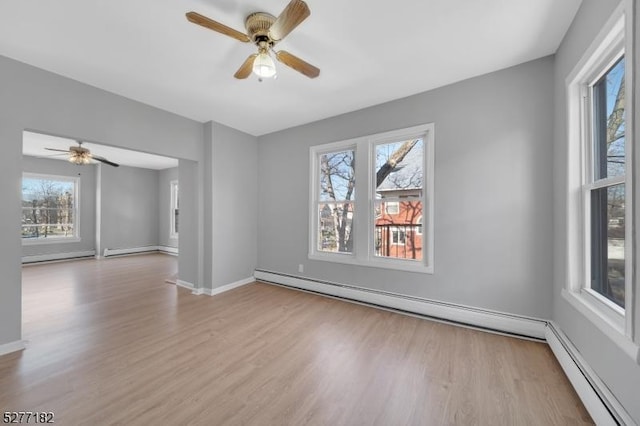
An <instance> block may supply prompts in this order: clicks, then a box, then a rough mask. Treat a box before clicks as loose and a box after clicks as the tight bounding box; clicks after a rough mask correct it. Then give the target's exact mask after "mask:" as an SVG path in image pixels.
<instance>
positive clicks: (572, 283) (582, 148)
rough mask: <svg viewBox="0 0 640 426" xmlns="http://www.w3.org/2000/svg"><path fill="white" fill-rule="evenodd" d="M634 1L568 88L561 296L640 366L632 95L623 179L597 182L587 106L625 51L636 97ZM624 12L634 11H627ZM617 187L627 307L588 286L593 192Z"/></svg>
mask: <svg viewBox="0 0 640 426" xmlns="http://www.w3.org/2000/svg"><path fill="white" fill-rule="evenodd" d="M630 6H631V1H630V0H625V1H623V2H622V3H621V4H620V6H619V7H618V8H617V9H616V10H615V11H614V13H613V14H612V16H611V17H610V18H609V20H608V21H607V23H606V24H605V25H604V27H603V28H602V30H601V31H600V33H599V34H598V36H597V37H596V38H595V40H594V41H593V43H592V44H591V45H590V46H589V48H588V49H587V50H586V52H585V53H584V55H583V56H582V58H581V60H580V61H579V62H578V63H577V64H576V66H575V67H574V69H573V71H572V72H571V73H570V74H569V76H568V77H567V79H566V88H567V140H568V144H567V196H568V198H567V276H566V288H565V289H563V291H562V296H563V297H564V298H565V299H566V300H567V301H568V302H569V303H570V304H571V305H572V306H573V307H574V308H576V309H577V310H578V311H579V312H580V313H582V314H583V315H584V316H585V317H586V318H587V319H588V320H590V321H591V322H593V323H594V325H596V327H598V328H599V329H600V330H601V331H602V332H603V333H604V334H606V335H607V336H609V337H610V338H611V339H612V340H613V341H614V342H615V343H616V344H617V345H618V346H619V347H620V348H622V349H623V350H624V351H625V352H626V353H627V354H628V355H629V356H631V357H632V358H633V359H634V360H635V361H636V362H640V359H639V358H640V356H639V355H640V352H639V348H638V346H637V345H636V344H635V343H633V341H632V336H633V322H632V320H633V312H632V311H633V303H634V300H635V299H634V297H633V288H632V282H633V268H632V265H633V263H634V261H633V253H632V245H633V244H632V241H633V233H632V229H633V226H632V223H633V222H632V221H633V208H632V207H631V206H633V203H632V195H633V186H632V173H631V170H632V168H633V165H632V161H633V153H632V147H633V139H632V138H633V128H634V127H633V111H632V102H631V100H632V96H626V98H625V102H626V104H625V126H626V140H625V156H626V160H627V162H628V166H627V171H626V173H625V177H624V179H621V178H616V177H613V178H609V179H605V180H601V181H598V182H596V183H592V184H586V183H587V182H590V176H588V175H587V174H588V170H586V169H587V167H585V165H586V164H590V163H589V161H590V160H591V158H590V156H591V154H590V151H591V149H590V147H591V145H590V140H588V138H589V135H590V132H591V131H590V129H589V127H588V126H589V125H590V121H591V120H590V110H588V108H587V107H588V104H587V102H586V98H585V95H586V89H585V88H586V87H588V85H590V84H592V83H593V81H594V80H596V79H597V78H598V77H599V76H601V75H603V72H605V71H606V69H608V65H612V64H613V62H614V61H615V60H616V58H619V57H620V53H621V52H622V51H624V55H625V85H626V91H627V93H629V94H631V93H633V90H634V88H633V86H632V76H633V70H632V64H633V58H632V54H633V49H632V39H633V37H632V31H630V29H631V28H633V24H632V23H633V17H632V16H631V15H632V12H631V11H632V10H633V9H632V8H631V7H630ZM625 9H626V10H628V11H629V13H625ZM613 183H624V184H625V205H626V206H627V208H626V209H625V223H626V224H627V226H626V229H625V231H626V233H625V259H626V262H625V277H626V278H625V306H626V309H622V308H620V307H619V306H617V305H615V304H614V303H612V302H610V301H609V300H606V298H604V297H602V296H601V295H599V294H598V293H596V292H595V291H592V290H591V289H590V288H589V287H590V286H589V283H588V280H589V278H588V277H589V276H590V270H589V262H590V255H591V248H590V241H589V238H587V235H588V232H589V229H588V228H589V226H590V217H589V214H590V212H589V209H588V206H589V203H588V201H589V196H590V190H591V189H594V188H597V187H601V186H609V185H610V184H613Z"/></svg>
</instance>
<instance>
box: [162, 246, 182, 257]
mask: <svg viewBox="0 0 640 426" xmlns="http://www.w3.org/2000/svg"><path fill="white" fill-rule="evenodd" d="M158 251H161V252H163V253H167V254H173V255H175V256H177V255H178V247H169V246H158Z"/></svg>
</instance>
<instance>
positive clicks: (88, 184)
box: [22, 156, 96, 256]
mask: <svg viewBox="0 0 640 426" xmlns="http://www.w3.org/2000/svg"><path fill="white" fill-rule="evenodd" d="M22 168H23V171H25V172H29V173H42V174H49V175H57V176H70V177H79V178H80V194H79V195H80V205H79V208H80V228H79V232H78V234H79V237H80V241H78V242H66V243H56V244H52V243H49V242H47V243H46V244H29V245H23V246H22V255H23V256H33V255H39V254H51V253H70V252H79V251H90V250H93V249H95V244H96V241H95V236H96V166H78V165H75V164H71V163H69V162H68V161H59V160H49V159H45V158H36V157H28V156H23V157H22Z"/></svg>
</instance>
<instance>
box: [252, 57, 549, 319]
mask: <svg viewBox="0 0 640 426" xmlns="http://www.w3.org/2000/svg"><path fill="white" fill-rule="evenodd" d="M552 83H553V59H552V58H551V57H547V58H543V59H539V60H536V61H533V62H529V63H525V64H522V65H519V66H516V67H513V68H509V69H506V70H502V71H498V72H495V73H491V74H488V75H484V76H481V77H477V78H473V79H470V80H466V81H463V82H460V83H457V84H454V85H451V86H447V87H443V88H440V89H437V90H433V91H430V92H426V93H421V94H418V95H414V96H411V97H408V98H405V99H401V100H398V101H394V102H389V103H385V104H382V105H378V106H375V107H372V108H367V109H364V110H361V111H357V112H353V113H349V114H346V115H341V116H338V117H333V118H330V119H327V120H323V121H319V122H315V123H312V124H308V125H305V126H301V127H297V128H292V129H288V130H285V131H282V132H278V133H273V134H270V135H266V136H263V137H260V138H259V141H258V150H259V151H258V152H259V156H258V158H259V160H258V185H259V191H258V192H259V195H258V199H259V222H258V223H259V226H258V267H259V268H260V269H265V270H270V271H276V272H282V273H287V274H293V275H298V272H297V268H298V264H299V263H302V264H305V273H304V275H305V276H308V277H313V278H318V279H324V280H330V281H335V282H340V283H347V284H352V285H357V286H362V287H368V288H375V289H381V290H386V291H391V292H396V293H401V294H407V295H413V296H419V297H425V298H431V299H437V300H442V301H448V302H455V303H461V304H465V305H472V306H477V307H483V308H490V309H496V310H499V311H505V312H511V313H516V314H522V315H529V316H534V317H542V318H548V317H549V316H550V315H551V286H550V285H549V283H550V282H551V280H552V275H551V271H552V257H551V251H550V247H551V245H552V220H551V218H552V216H551V212H552V206H551V202H552V182H551V164H552V161H553V159H552V140H553V134H552V122H553V116H552V113H553V91H552V90H553V84H552ZM430 122H433V123H435V250H434V254H435V262H434V266H435V273H434V274H433V275H427V274H419V273H409V272H398V271H392V270H385V269H376V268H369V267H359V266H351V265H344V264H336V263H326V262H321V261H311V260H309V259H308V258H307V252H308V229H309V227H308V225H309V221H308V217H309V195H308V192H309V191H308V188H309V147H310V146H312V145H317V144H323V143H327V142H332V141H338V140H344V139H348V138H353V137H356V136H363V135H368V134H372V133H378V132H382V131H387V130H392V129H398V128H404V127H409V126H413V125H417V124H421V123H430Z"/></svg>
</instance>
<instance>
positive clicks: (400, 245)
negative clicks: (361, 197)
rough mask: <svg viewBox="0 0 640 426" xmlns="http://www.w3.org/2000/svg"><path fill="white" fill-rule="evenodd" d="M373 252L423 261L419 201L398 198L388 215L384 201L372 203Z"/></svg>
mask: <svg viewBox="0 0 640 426" xmlns="http://www.w3.org/2000/svg"><path fill="white" fill-rule="evenodd" d="M375 204H376V206H375V211H376V213H378V214H377V215H376V221H375V229H374V242H375V255H376V256H380V257H393V258H398V259H412V260H422V256H423V253H422V223H421V221H422V202H420V201H401V202H399V203H398V212H397V213H395V214H389V213H388V210H387V209H386V208H385V202H384V201H376V202H375Z"/></svg>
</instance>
